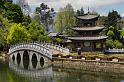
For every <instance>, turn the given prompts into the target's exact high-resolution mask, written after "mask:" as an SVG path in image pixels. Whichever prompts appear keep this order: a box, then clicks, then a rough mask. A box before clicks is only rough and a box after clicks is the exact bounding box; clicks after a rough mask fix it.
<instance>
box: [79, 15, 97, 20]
mask: <svg viewBox="0 0 124 82" xmlns="http://www.w3.org/2000/svg"><path fill="white" fill-rule="evenodd" d="M97 17H99V16H98V15H91V14H86V15H83V16H78V17H77V18H79V19H84V20H89V19H94V18H97Z"/></svg>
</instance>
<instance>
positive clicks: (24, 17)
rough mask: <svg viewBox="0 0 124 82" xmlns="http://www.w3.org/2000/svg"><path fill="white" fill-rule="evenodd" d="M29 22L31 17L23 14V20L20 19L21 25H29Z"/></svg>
mask: <svg viewBox="0 0 124 82" xmlns="http://www.w3.org/2000/svg"><path fill="white" fill-rule="evenodd" d="M30 23H31V18H30V16H25V15H24V16H23V21H22V25H25V26H27V25H29V24H30Z"/></svg>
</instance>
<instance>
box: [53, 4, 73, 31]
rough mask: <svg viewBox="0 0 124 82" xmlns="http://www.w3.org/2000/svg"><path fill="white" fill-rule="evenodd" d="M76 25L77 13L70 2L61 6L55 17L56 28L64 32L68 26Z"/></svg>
mask: <svg viewBox="0 0 124 82" xmlns="http://www.w3.org/2000/svg"><path fill="white" fill-rule="evenodd" d="M74 25H75V14H74V10H73V8H72V6H71V5H70V4H68V5H66V7H65V8H61V9H60V11H59V12H58V13H57V16H56V19H55V30H56V31H57V32H61V33H62V32H63V30H64V29H65V28H66V27H70V28H71V27H73V26H74Z"/></svg>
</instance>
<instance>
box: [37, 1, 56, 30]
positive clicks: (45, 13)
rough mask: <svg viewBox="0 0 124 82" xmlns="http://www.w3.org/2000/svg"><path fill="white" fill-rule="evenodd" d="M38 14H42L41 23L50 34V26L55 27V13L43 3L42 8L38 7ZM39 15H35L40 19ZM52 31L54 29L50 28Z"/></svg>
mask: <svg viewBox="0 0 124 82" xmlns="http://www.w3.org/2000/svg"><path fill="white" fill-rule="evenodd" d="M36 13H38V14H40V22H41V23H42V24H43V25H44V26H45V30H46V31H48V32H49V28H50V26H53V25H52V24H53V20H54V17H55V11H54V9H53V8H49V6H48V5H46V4H45V3H41V4H40V7H36ZM38 14H35V15H36V16H37V17H38ZM50 29H52V28H50Z"/></svg>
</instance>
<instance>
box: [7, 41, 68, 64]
mask: <svg viewBox="0 0 124 82" xmlns="http://www.w3.org/2000/svg"><path fill="white" fill-rule="evenodd" d="M56 52H58V53H61V54H69V49H66V48H63V47H62V46H59V45H56V44H52V43H45V42H31V43H19V44H16V45H12V46H11V47H10V49H9V53H8V54H9V55H10V58H11V59H13V61H15V62H17V60H19V61H18V63H19V64H20V63H22V61H23V60H29V61H32V60H36V61H39V62H41V61H43V62H49V61H52V55H53V54H55V53H56Z"/></svg>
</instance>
